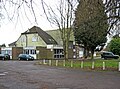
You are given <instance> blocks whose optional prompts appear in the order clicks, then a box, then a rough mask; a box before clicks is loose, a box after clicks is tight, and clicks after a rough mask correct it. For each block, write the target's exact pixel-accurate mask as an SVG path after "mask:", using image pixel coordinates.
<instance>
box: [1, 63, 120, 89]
mask: <svg viewBox="0 0 120 89" xmlns="http://www.w3.org/2000/svg"><path fill="white" fill-rule="evenodd" d="M35 62H36V61H0V89H120V72H102V71H101V72H94V71H83V70H80V69H70V68H58V67H50V66H44V65H34V63H35Z"/></svg>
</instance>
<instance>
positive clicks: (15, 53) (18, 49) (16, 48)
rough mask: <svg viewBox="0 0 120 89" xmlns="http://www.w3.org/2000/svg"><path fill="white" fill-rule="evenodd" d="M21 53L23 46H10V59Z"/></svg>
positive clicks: (16, 57)
mask: <svg viewBox="0 0 120 89" xmlns="http://www.w3.org/2000/svg"><path fill="white" fill-rule="evenodd" d="M21 53H23V47H13V48H12V59H18V55H19V54H21Z"/></svg>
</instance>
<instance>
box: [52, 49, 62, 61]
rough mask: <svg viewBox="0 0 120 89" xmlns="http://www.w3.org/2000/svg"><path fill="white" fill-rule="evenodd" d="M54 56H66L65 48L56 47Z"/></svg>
mask: <svg viewBox="0 0 120 89" xmlns="http://www.w3.org/2000/svg"><path fill="white" fill-rule="evenodd" d="M54 58H55V59H61V58H64V54H63V49H54Z"/></svg>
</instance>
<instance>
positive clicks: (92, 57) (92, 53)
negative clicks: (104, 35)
mask: <svg viewBox="0 0 120 89" xmlns="http://www.w3.org/2000/svg"><path fill="white" fill-rule="evenodd" d="M93 59H94V49H91V60H93Z"/></svg>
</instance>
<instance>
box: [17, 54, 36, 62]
mask: <svg viewBox="0 0 120 89" xmlns="http://www.w3.org/2000/svg"><path fill="white" fill-rule="evenodd" d="M18 59H19V60H27V61H29V60H34V57H33V56H31V55H29V54H19V56H18Z"/></svg>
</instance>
